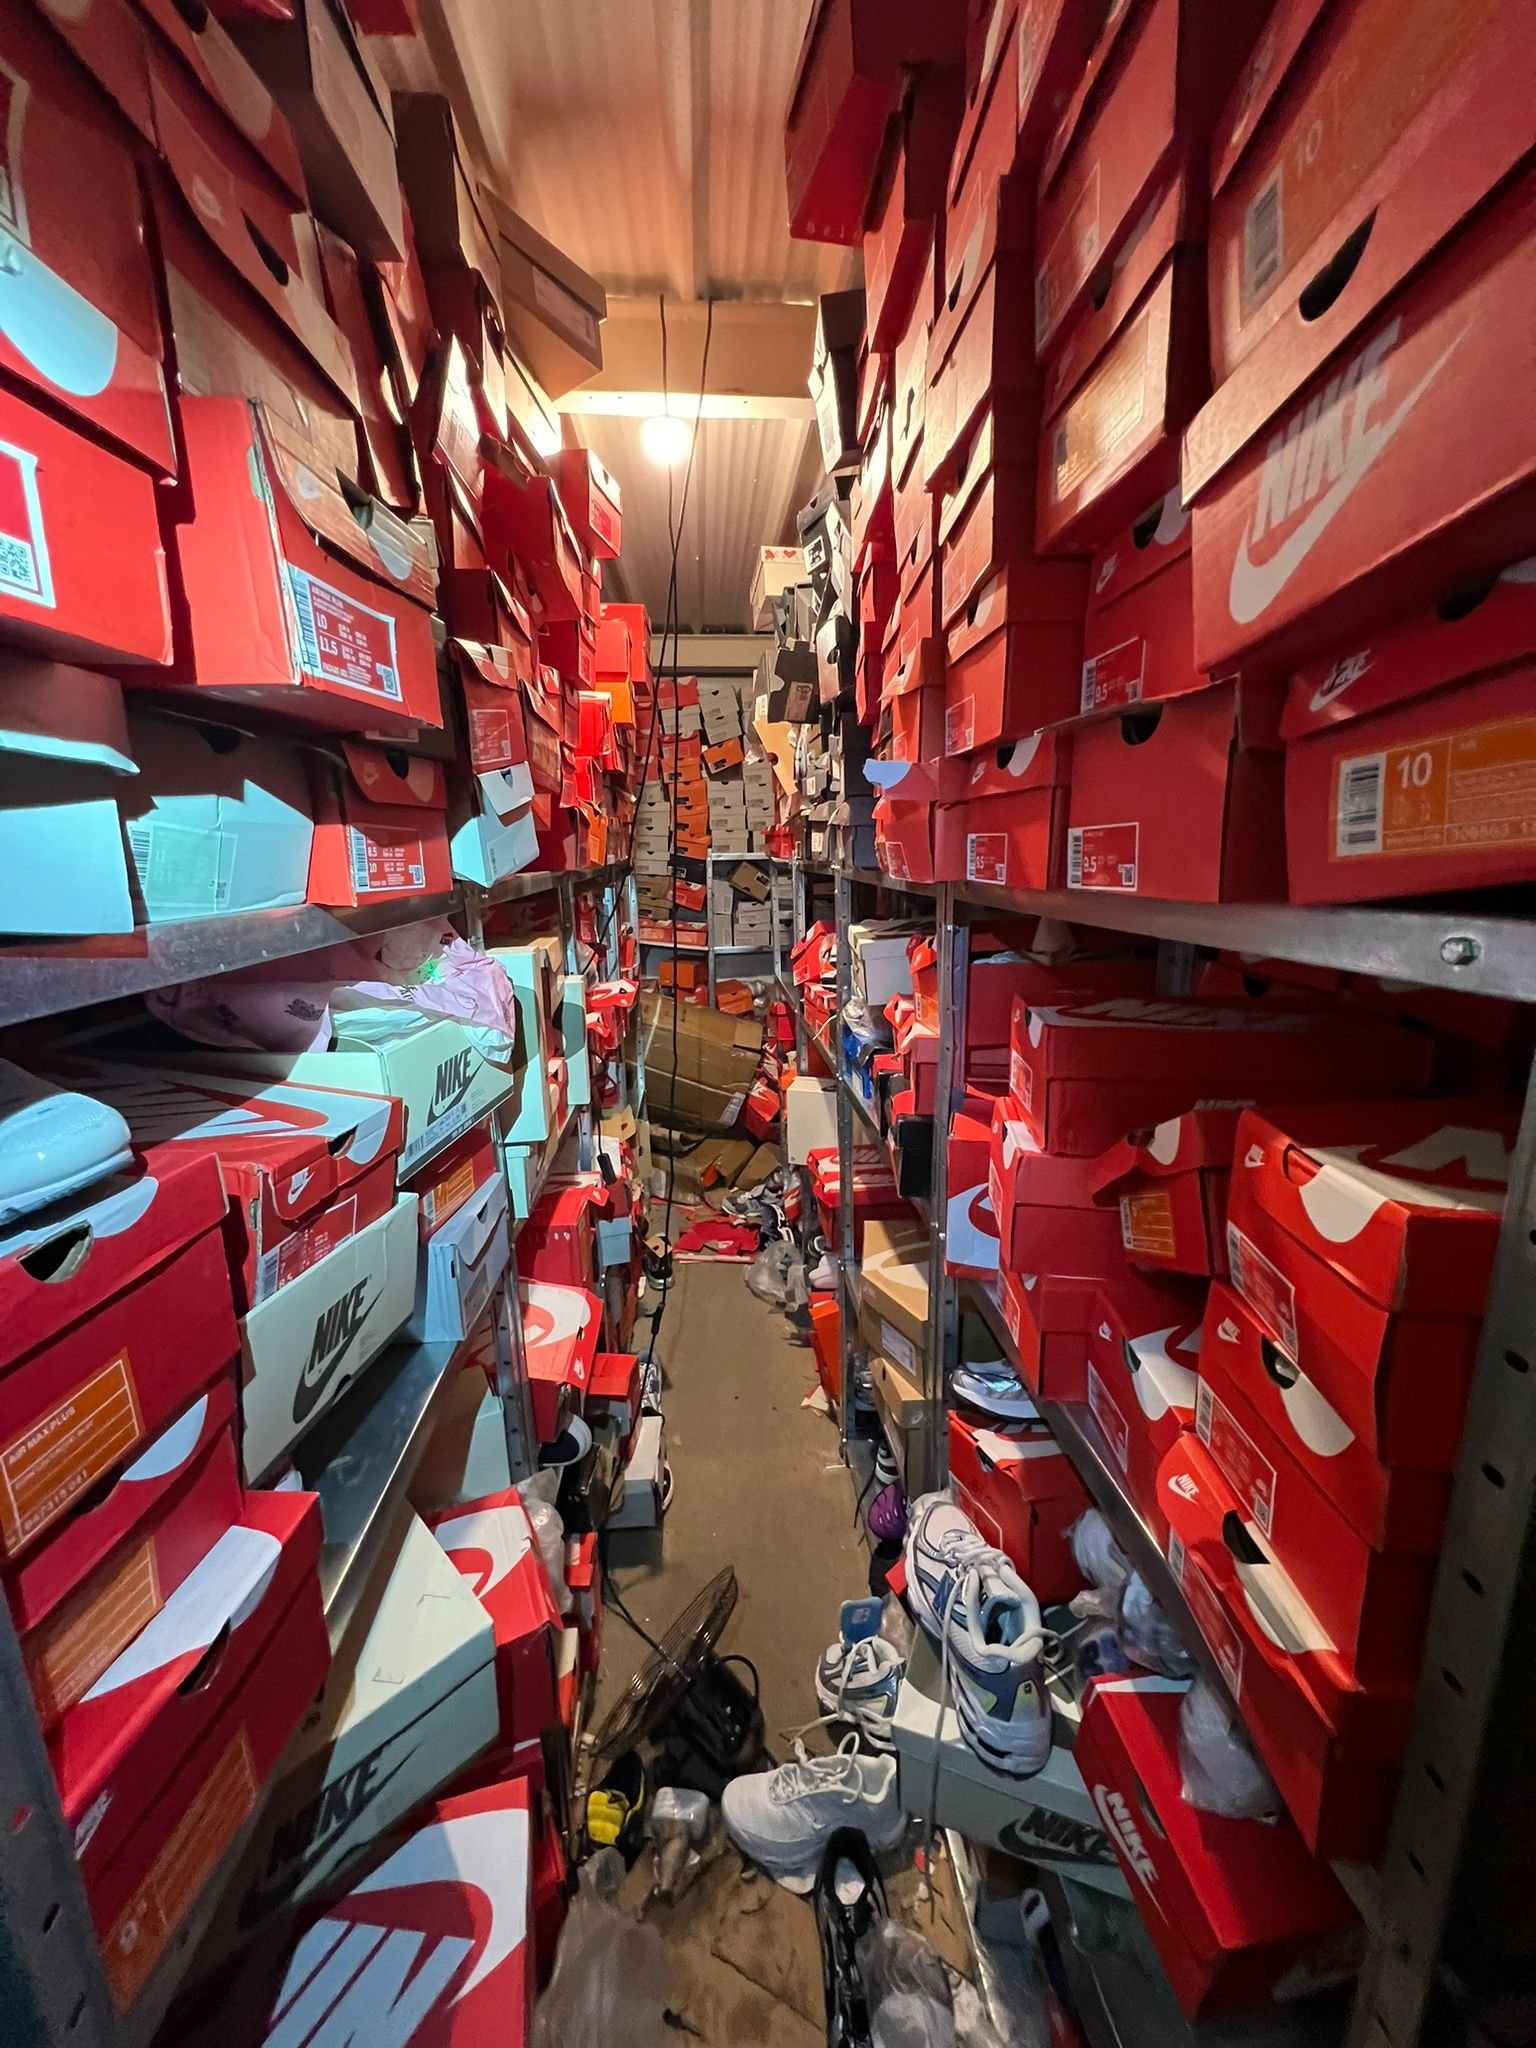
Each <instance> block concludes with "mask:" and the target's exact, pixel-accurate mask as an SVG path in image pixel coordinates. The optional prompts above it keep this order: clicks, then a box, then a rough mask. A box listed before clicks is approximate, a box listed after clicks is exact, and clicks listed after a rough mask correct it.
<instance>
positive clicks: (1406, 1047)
mask: <svg viewBox="0 0 1536 2048" xmlns="http://www.w3.org/2000/svg"><path fill="white" fill-rule="evenodd" d="M1427 1052H1428V1047H1427V1045H1426V1044H1425V1042H1424V1041H1423V1039H1422V1038H1420V1037H1418V1036H1417V1035H1415V1034H1413V1033H1410V1032H1408V1031H1406V1030H1402V1029H1399V1028H1397V1027H1395V1026H1393V1025H1391V1024H1383V1022H1382V1021H1381V1020H1380V1019H1377V1018H1374V1017H1369V1016H1366V1015H1364V1014H1362V1013H1359V1012H1356V1011H1353V1010H1350V1009H1347V1008H1343V1007H1339V1008H1334V1009H1324V1008H1321V1007H1307V1006H1305V1005H1301V1004H1290V1003H1280V1002H1262V1003H1248V1004H1230V1005H1225V1006H1223V1005H1208V1004H1201V1003H1188V1002H1177V1001H1170V1002H1158V1001H1148V1000H1144V999H1141V998H1138V997H1131V996H1124V997H1109V998H1106V999H1104V1000H1102V1001H1098V1002H1078V1001H1076V1000H1073V999H1067V1000H1065V1001H1063V1002H1061V1003H1060V1004H1058V1005H1056V1006H1054V1007H1046V1006H1041V1007H1038V1008H1031V1007H1030V1006H1029V1005H1028V1004H1022V1003H1016V1005H1015V1011H1014V1032H1013V1063H1012V1067H1011V1070H1010V1080H1009V1086H1010V1089H1011V1091H1012V1093H1013V1095H1014V1096H1015V1097H1016V1098H1017V1101H1018V1104H1019V1113H1020V1116H1021V1118H1022V1120H1023V1121H1024V1122H1025V1123H1026V1124H1028V1126H1029V1128H1030V1130H1031V1131H1032V1132H1033V1133H1034V1136H1035V1140H1036V1142H1037V1143H1038V1144H1039V1145H1040V1146H1041V1147H1042V1149H1043V1150H1045V1151H1048V1152H1055V1153H1064V1154H1067V1155H1069V1156H1077V1157H1086V1156H1088V1155H1089V1154H1096V1153H1097V1152H1100V1151H1102V1150H1103V1149H1104V1147H1105V1146H1107V1145H1110V1144H1113V1143H1114V1142H1115V1141H1116V1140H1117V1139H1118V1138H1119V1137H1120V1136H1121V1135H1122V1134H1123V1133H1124V1132H1125V1131H1126V1130H1130V1129H1136V1128H1139V1127H1140V1126H1141V1125H1143V1124H1146V1123H1150V1122H1155V1121H1157V1120H1159V1119H1161V1118H1163V1117H1166V1116H1173V1115H1178V1114H1180V1113H1181V1112H1182V1111H1183V1110H1184V1109H1185V1108H1188V1107H1191V1106H1193V1105H1192V1102H1191V1099H1190V1098H1191V1096H1204V1097H1206V1098H1209V1097H1211V1096H1213V1095H1214V1096H1217V1097H1224V1098H1226V1099H1228V1100H1233V1099H1240V1098H1241V1097H1242V1096H1245V1095H1248V1096H1253V1097H1255V1098H1261V1097H1265V1096H1267V1097H1268V1098H1269V1099H1270V1100H1275V1099H1282V1100H1283V1099H1286V1098H1287V1096H1288V1095H1289V1096H1292V1097H1294V1095H1295V1094H1296V1093H1297V1092H1298V1091H1300V1092H1303V1093H1305V1094H1309V1095H1316V1094H1318V1093H1319V1092H1323V1091H1327V1090H1330V1089H1331V1090H1332V1091H1333V1092H1334V1093H1336V1094H1337V1093H1345V1092H1349V1091H1353V1092H1356V1093H1363V1092H1364V1091H1365V1089H1367V1088H1370V1089H1372V1090H1373V1091H1375V1092H1379V1093H1383V1094H1385V1093H1393V1092H1397V1091H1399V1090H1402V1091H1407V1090H1411V1089H1413V1088H1415V1087H1421V1086H1422V1085H1423V1083H1424V1080H1425V1078H1426V1075H1427V1066H1426V1057H1427Z"/></svg>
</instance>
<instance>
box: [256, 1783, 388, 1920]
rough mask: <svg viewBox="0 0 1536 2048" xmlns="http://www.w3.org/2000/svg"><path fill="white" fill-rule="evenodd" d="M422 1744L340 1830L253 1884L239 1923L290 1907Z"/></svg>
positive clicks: (357, 1809)
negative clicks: (271, 1878)
mask: <svg viewBox="0 0 1536 2048" xmlns="http://www.w3.org/2000/svg"><path fill="white" fill-rule="evenodd" d="M418 1746H419V1745H416V1744H413V1745H412V1746H411V1748H410V1749H408V1750H407V1751H406V1753H405V1755H404V1756H403V1757H401V1759H400V1761H399V1763H397V1764H396V1765H395V1768H394V1769H393V1770H392V1771H388V1772H386V1773H385V1775H384V1776H383V1777H382V1778H380V1779H379V1781H378V1783H377V1784H376V1785H375V1786H374V1787H373V1789H372V1790H371V1791H370V1792H369V1794H368V1797H367V1798H366V1799H364V1800H363V1801H362V1802H361V1804H360V1805H358V1806H356V1807H354V1808H353V1809H352V1810H351V1811H349V1812H348V1813H347V1814H345V1815H344V1816H343V1818H342V1820H341V1823H340V1828H339V1830H338V1829H337V1828H331V1829H330V1830H329V1831H328V1832H327V1834H326V1837H325V1839H324V1840H323V1841H321V1842H317V1843H315V1844H313V1845H312V1846H311V1848H310V1849H309V1850H308V1851H307V1852H306V1854H304V1855H303V1856H301V1857H300V1858H299V1860H298V1862H297V1863H290V1864H289V1866H288V1868H287V1869H286V1870H285V1871H284V1872H283V1874H282V1876H281V1877H280V1878H278V1879H277V1881H276V1882H275V1883H273V1884H267V1885H264V1884H260V1883H258V1884H253V1885H252V1886H251V1888H250V1890H249V1891H248V1892H247V1893H246V1895H245V1897H244V1898H243V1899H242V1900H241V1901H240V1915H239V1923H240V1925H241V1927H256V1926H258V1925H259V1924H260V1923H261V1922H262V1921H263V1920H265V1919H266V1918H267V1916H268V1914H269V1913H275V1912H277V1910H278V1909H279V1907H281V1906H286V1905H287V1904H288V1903H289V1901H290V1900H291V1899H292V1897H293V1895H294V1893H295V1892H296V1891H297V1890H298V1888H299V1886H300V1885H301V1884H302V1883H303V1882H304V1880H305V1878H306V1877H308V1875H309V1873H310V1872H311V1871H312V1870H313V1869H314V1868H315V1865H316V1864H317V1863H322V1862H323V1861H324V1860H325V1858H326V1857H327V1856H329V1855H330V1853H331V1851H332V1849H333V1848H334V1847H335V1845H336V1837H337V1834H338V1832H344V1831H345V1830H346V1829H347V1828H350V1827H351V1825H352V1823H353V1822H354V1821H355V1820H357V1819H358V1818H359V1816H360V1815H362V1814H365V1813H366V1812H367V1811H368V1809H369V1807H370V1806H372V1805H373V1803H374V1801H375V1800H376V1799H377V1798H378V1797H379V1795H380V1793H381V1792H382V1791H383V1790H384V1788H385V1786H386V1785H388V1784H389V1783H390V1782H391V1781H392V1780H393V1779H395V1778H398V1777H399V1775H400V1773H401V1772H402V1771H403V1770H404V1769H405V1767H406V1765H407V1764H408V1763H409V1762H410V1760H411V1758H412V1757H413V1756H414V1755H415V1754H416V1749H417V1747H418Z"/></svg>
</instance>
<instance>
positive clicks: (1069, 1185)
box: [987, 1096, 1122, 1279]
mask: <svg viewBox="0 0 1536 2048" xmlns="http://www.w3.org/2000/svg"><path fill="white" fill-rule="evenodd" d="M987 1187H988V1192H989V1194H990V1195H991V1199H992V1213H993V1215H994V1217H995V1218H996V1220H997V1235H998V1247H999V1255H1000V1260H1001V1263H1002V1265H1003V1267H1004V1269H1005V1270H1009V1271H1012V1272H1015V1273H1074V1274H1078V1275H1080V1276H1082V1277H1091V1278H1095V1279H1107V1278H1108V1277H1109V1275H1110V1274H1112V1273H1114V1272H1116V1271H1118V1269H1119V1267H1120V1265H1121V1263H1122V1259H1121V1252H1120V1230H1119V1224H1118V1221H1117V1219H1116V1218H1115V1217H1114V1216H1113V1215H1112V1214H1111V1213H1110V1212H1109V1211H1108V1210H1105V1209H1101V1208H1097V1207H1095V1206H1094V1200H1093V1181H1092V1175H1091V1173H1090V1172H1089V1170H1088V1165H1087V1162H1086V1161H1084V1160H1081V1159H1057V1158H1053V1157H1052V1156H1051V1155H1050V1154H1049V1153H1046V1152H1042V1151H1041V1150H1040V1149H1039V1147H1038V1146H1037V1144H1036V1143H1035V1139H1034V1136H1033V1134H1032V1132H1031V1131H1030V1129H1029V1126H1028V1125H1027V1124H1026V1123H1024V1122H1023V1121H1022V1120H1021V1118H1020V1117H1019V1115H1018V1113H1017V1107H1016V1105H1015V1104H1014V1103H1013V1101H1012V1100H1011V1098H1010V1097H1008V1096H1003V1097H1002V1098H1001V1099H1000V1100H999V1101H998V1102H997V1103H996V1104H995V1106H994V1108H993V1111H992V1124H991V1133H990V1146H989V1157H988V1171H987Z"/></svg>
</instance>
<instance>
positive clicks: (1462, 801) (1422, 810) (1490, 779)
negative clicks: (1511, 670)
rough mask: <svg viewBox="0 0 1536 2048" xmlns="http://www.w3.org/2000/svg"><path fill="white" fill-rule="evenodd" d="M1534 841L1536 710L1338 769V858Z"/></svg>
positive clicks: (1348, 761) (1353, 759) (1352, 759)
mask: <svg viewBox="0 0 1536 2048" xmlns="http://www.w3.org/2000/svg"><path fill="white" fill-rule="evenodd" d="M1532 844H1536V717H1522V718H1500V719H1495V720H1492V721H1491V722H1490V723H1488V724H1487V725H1474V726H1469V727H1467V728H1466V729H1465V730H1464V731H1461V732H1447V733H1438V734H1436V735H1435V736H1434V737H1433V738H1430V739H1422V740H1415V741H1414V742H1413V743H1412V744H1411V745H1408V746H1402V747H1387V748H1384V749H1383V750H1382V751H1381V752H1380V753H1376V754H1354V755H1350V756H1347V757H1346V758H1345V759H1343V760H1341V761H1340V762H1338V763H1337V765H1336V766H1335V768H1334V771H1333V853H1334V858H1335V859H1336V860H1358V859H1361V858H1369V857H1370V856H1372V855H1389V854H1425V853H1433V854H1455V853H1481V852H1484V851H1485V850H1486V849H1488V848H1489V847H1509V846H1528V845H1532Z"/></svg>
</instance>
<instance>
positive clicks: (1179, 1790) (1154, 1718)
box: [1075, 1675, 1365, 2019]
mask: <svg viewBox="0 0 1536 2048" xmlns="http://www.w3.org/2000/svg"><path fill="white" fill-rule="evenodd" d="M1186 1690H1187V1688H1186V1687H1185V1686H1184V1685H1182V1684H1181V1683H1179V1682H1178V1681H1177V1680H1173V1679H1167V1678H1154V1677H1152V1676H1150V1675H1142V1676H1139V1677H1135V1678H1129V1677H1128V1678H1101V1679H1097V1680H1095V1682H1094V1684H1093V1685H1092V1686H1091V1687H1090V1688H1089V1691H1088V1695H1087V1698H1086V1700H1085V1702H1084V1706H1083V1720H1082V1726H1081V1728H1080V1729H1079V1730H1078V1738H1077V1748H1076V1752H1075V1754H1076V1758H1077V1761H1078V1764H1079V1765H1080V1767H1081V1769H1082V1772H1083V1781H1084V1784H1085V1785H1086V1786H1087V1787H1088V1788H1089V1791H1090V1793H1091V1796H1092V1798H1093V1802H1094V1805H1095V1807H1096V1808H1097V1809H1098V1811H1099V1813H1100V1814H1101V1816H1102V1817H1103V1818H1104V1820H1105V1821H1106V1822H1107V1823H1108V1829H1107V1832H1108V1835H1109V1839H1110V1841H1111V1842H1112V1843H1113V1845H1114V1848H1115V1852H1116V1854H1117V1856H1118V1857H1119V1860H1120V1866H1121V1868H1122V1869H1123V1870H1124V1871H1125V1873H1126V1876H1127V1878H1128V1879H1129V1880H1130V1883H1131V1889H1132V1896H1133V1897H1137V1898H1139V1897H1142V1896H1145V1898H1146V1900H1147V1902H1148V1906H1149V1907H1150V1909H1151V1910H1149V1911H1148V1910H1144V1912H1143V1918H1144V1920H1145V1922H1146V1926H1147V1930H1148V1932H1149V1933H1150V1934H1151V1936H1152V1939H1153V1942H1154V1944H1155V1945H1156V1948H1157V1952H1158V1954H1159V1955H1160V1956H1161V1958H1162V1960H1163V1964H1164V1967H1165V1968H1166V1970H1167V1972H1168V1981H1169V1983H1170V1984H1171V1986H1172V1987H1173V1992H1174V1996H1175V1997H1176V1998H1177V1999H1178V2001H1179V2004H1180V2006H1181V2007H1182V2008H1183V2010H1184V2012H1185V2013H1186V2014H1187V2015H1188V2016H1189V2017H1190V2018H1191V2019H1198V2018H1202V2017H1204V2016H1206V2015H1208V2014H1213V2013H1219V2012H1246V2011H1249V2010H1252V2009H1255V2008H1259V2007H1263V2008H1272V2007H1273V2006H1274V2004H1275V2003H1277V2002H1288V2001H1289V2000H1293V1999H1296V1998H1299V1997H1302V1996H1304V1995H1305V1993H1307V1992H1311V1991H1318V1990H1321V1989H1322V1988H1323V1987H1324V1986H1325V1985H1327V1984H1330V1983H1341V1984H1342V1983H1348V1982H1350V1981H1351V1980H1352V1979H1353V1978H1354V1977H1355V1975H1356V1973H1357V1972H1358V1970H1359V1967H1360V1959H1361V1955H1362V1953H1363V1950H1364V1944H1365V1934H1364V1930H1363V1928H1362V1927H1361V1925H1360V1921H1359V1916H1358V1915H1357V1914H1356V1912H1355V1909H1354V1907H1353V1906H1352V1905H1351V1904H1350V1902H1349V1899H1348V1898H1347V1897H1346V1895H1345V1893H1344V1891H1343V1890H1342V1888H1341V1887H1340V1885H1339V1883H1338V1880H1337V1879H1336V1878H1335V1877H1334V1876H1333V1875H1332V1873H1331V1872H1330V1871H1329V1870H1328V1869H1327V1868H1326V1867H1325V1866H1324V1865H1323V1864H1321V1863H1319V1862H1318V1861H1317V1860H1316V1859H1315V1858H1314V1857H1313V1856H1311V1855H1309V1854H1308V1852H1307V1849H1306V1846H1305V1844H1304V1843H1303V1842H1302V1840H1301V1838H1300V1836H1299V1835H1298V1834H1297V1832H1296V1829H1295V1827H1294V1825H1293V1824H1292V1823H1291V1822H1290V1821H1289V1820H1288V1819H1286V1818H1285V1817H1284V1816H1281V1818H1280V1819H1279V1820H1277V1821H1262V1820H1227V1819H1224V1818H1222V1817H1221V1816H1220V1815H1217V1814H1211V1813H1206V1812H1202V1811H1199V1810H1197V1809H1196V1808H1195V1807H1194V1806H1192V1805H1191V1804H1190V1802H1189V1800H1188V1799H1187V1798H1186V1797H1185V1795H1184V1790H1183V1776H1182V1770H1181V1766H1180V1760H1179V1715H1180V1709H1181V1705H1182V1702H1183V1697H1184V1693H1185V1691H1186Z"/></svg>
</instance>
